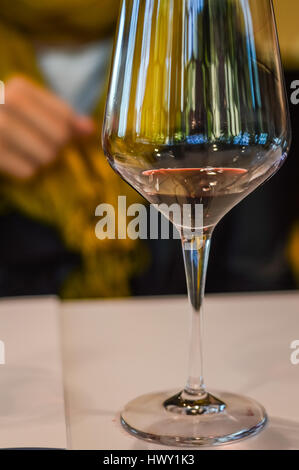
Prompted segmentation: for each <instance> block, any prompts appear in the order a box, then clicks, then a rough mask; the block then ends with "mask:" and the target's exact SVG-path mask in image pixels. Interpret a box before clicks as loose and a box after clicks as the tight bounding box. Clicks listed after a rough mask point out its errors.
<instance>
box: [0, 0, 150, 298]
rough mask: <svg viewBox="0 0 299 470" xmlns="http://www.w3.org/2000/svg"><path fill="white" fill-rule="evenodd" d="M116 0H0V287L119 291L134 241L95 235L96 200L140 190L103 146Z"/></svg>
mask: <svg viewBox="0 0 299 470" xmlns="http://www.w3.org/2000/svg"><path fill="white" fill-rule="evenodd" d="M118 10H119V1H118V0H63V1H61V0H47V1H46V0H44V1H42V2H41V1H40V0H15V1H14V2H11V1H10V0H0V11H1V18H0V57H1V60H0V79H1V80H2V81H3V82H4V83H5V104H4V105H0V172H1V181H0V191H1V206H0V234H1V235H0V236H1V243H0V295H1V296H10V295H34V294H59V295H61V296H62V297H64V298H72V297H97V296H99V297H112V296H124V295H128V294H129V293H130V292H131V289H130V280H131V278H132V277H133V276H136V275H137V273H138V272H139V271H140V270H141V269H142V267H143V266H144V264H145V262H146V250H145V249H144V247H142V246H141V245H140V243H139V242H138V241H132V240H129V239H127V240H107V241H106V240H105V241H99V240H98V239H97V238H96V236H95V226H96V222H97V218H96V217H95V209H96V207H97V205H98V204H100V203H101V202H105V203H110V204H113V206H114V207H117V197H118V195H119V194H121V195H126V196H127V198H128V204H130V203H132V202H136V201H137V200H138V195H137V193H135V192H134V191H133V190H131V189H130V188H129V186H128V185H127V184H125V183H124V182H122V181H121V179H120V178H119V177H118V176H116V175H115V174H114V172H113V171H112V170H111V169H110V167H109V165H108V164H107V162H106V160H105V157H104V155H103V153H102V151H101V149H100V130H101V120H102V114H103V109H104V101H105V89H106V80H107V72H108V68H109V62H110V56H111V50H112V42H113V33H114V27H115V23H116V20H117V15H118Z"/></svg>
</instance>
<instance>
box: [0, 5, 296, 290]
mask: <svg viewBox="0 0 299 470" xmlns="http://www.w3.org/2000/svg"><path fill="white" fill-rule="evenodd" d="M119 3H120V2H119V0H63V1H62V0H44V1H43V2H41V1H39V0H14V2H11V0H0V9H1V19H0V57H1V60H0V80H2V81H4V82H5V85H6V90H5V91H6V93H5V95H6V103H5V105H0V172H1V176H0V178H1V181H0V191H1V203H0V233H1V235H0V236H1V243H0V296H8V295H33V294H59V295H60V296H61V297H63V298H74V297H77V298H78V297H113V296H125V295H129V294H131V293H133V294H142V295H146V294H174V293H183V292H185V289H186V287H185V279H184V272H183V261H182V256H181V250H180V243H179V242H178V241H177V240H173V241H167V240H161V241H155V240H153V241H148V243H147V245H146V244H144V243H143V244H142V243H141V242H138V241H132V240H129V239H127V240H105V241H100V240H98V239H97V238H96V236H95V232H94V229H95V225H96V217H95V215H94V214H95V208H96V207H97V205H98V204H100V203H101V202H105V203H111V204H113V206H114V207H117V197H118V195H126V196H127V197H128V204H130V203H131V202H138V201H139V196H138V195H137V193H135V192H134V191H133V190H131V189H130V188H129V186H128V185H127V184H126V183H124V182H122V180H121V179H120V178H119V177H118V176H117V175H115V174H114V172H113V171H112V170H111V169H110V168H109V165H108V164H107V162H106V161H105V158H104V155H103V153H102V152H101V149H100V129H101V124H100V123H101V120H102V115H103V109H104V100H105V87H106V77H107V70H108V66H109V59H110V54H111V45H112V39H111V38H112V35H113V31H114V27H115V22H116V18H117V13H118V9H119ZM274 3H275V8H276V13H277V19H278V26H279V32H280V41H281V45H282V52H283V58H284V62H285V65H286V67H287V68H288V70H291V69H292V70H293V71H290V72H288V74H287V87H288V94H289V95H290V83H291V81H292V80H293V79H299V35H298V32H297V21H296V18H297V15H296V12H298V13H299V4H298V2H297V1H296V0H276V1H275V2H274ZM297 70H298V72H297ZM298 109H299V108H298ZM297 113H298V111H297V108H296V107H294V106H293V107H292V108H291V114H292V120H293V128H294V129H296V124H297V122H298V114H297ZM297 147H298V138H297V136H296V134H295V136H294V141H293V147H292V152H291V155H290V157H289V159H288V160H287V162H286V164H285V165H284V167H283V168H282V169H281V170H280V172H279V173H278V174H277V175H275V176H274V178H273V179H272V180H271V181H270V182H269V183H267V185H265V186H262V187H261V188H259V189H258V190H257V191H256V192H255V193H254V194H252V195H251V196H249V197H248V198H247V199H246V200H245V201H243V202H242V203H241V204H240V205H239V206H237V207H236V208H235V209H234V210H233V211H232V212H231V213H230V214H228V215H227V216H226V217H225V218H224V220H223V221H222V222H221V223H220V224H219V227H217V229H216V231H215V236H214V241H213V244H214V246H213V250H212V253H211V260H210V265H209V272H208V283H207V290H208V291H210V292H215V291H246V290H269V289H285V288H293V287H295V285H296V284H295V278H296V273H297V277H298V282H299V259H298V252H299V249H298V244H299V234H298V232H299V230H298V229H297V228H296V227H297V225H296V220H297V219H298V213H299V212H298V200H299V196H298V190H297V187H296V185H297V182H296V177H297V174H298V163H297V162H298V158H296V153H297ZM149 254H150V256H151V261H149ZM294 274H295V275H294Z"/></svg>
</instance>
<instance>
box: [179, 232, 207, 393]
mask: <svg viewBox="0 0 299 470" xmlns="http://www.w3.org/2000/svg"><path fill="white" fill-rule="evenodd" d="M212 231H213V230H209V231H208V232H204V233H203V234H202V236H195V237H194V238H192V239H191V240H190V239H189V240H188V239H185V238H184V237H182V247H183V254H184V262H185V271H186V280H187V288H188V297H189V303H190V305H191V332H190V351H189V375H188V380H187V384H186V387H185V390H184V392H183V393H184V395H186V396H185V398H187V399H188V397H189V398H191V397H192V398H193V399H202V398H204V397H205V396H206V395H207V392H206V387H205V384H204V379H203V355H202V328H203V308H202V306H203V299H204V292H205V283H206V274H207V267H208V259H209V252H210V244H211V236H212Z"/></svg>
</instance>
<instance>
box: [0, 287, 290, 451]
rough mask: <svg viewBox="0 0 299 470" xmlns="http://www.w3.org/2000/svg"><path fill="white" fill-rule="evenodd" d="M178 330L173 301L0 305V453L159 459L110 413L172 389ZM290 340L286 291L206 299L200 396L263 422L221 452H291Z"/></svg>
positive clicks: (181, 325)
mask: <svg viewBox="0 0 299 470" xmlns="http://www.w3.org/2000/svg"><path fill="white" fill-rule="evenodd" d="M188 319H189V317H188V307H187V302H186V300H185V299H182V298H160V299H140V300H137V299H132V300H117V301H94V302H93V301H90V302H67V303H64V304H59V303H58V302H55V301H54V300H53V299H39V300H36V299H27V300H26V301H24V300H23V299H21V300H18V301H2V302H0V340H3V341H4V342H5V345H6V356H7V361H6V364H5V365H2V366H0V390H1V392H0V419H1V423H4V424H5V425H4V426H3V425H1V426H0V447H16V446H39V447H41V446H42V447H61V448H63V447H68V448H70V449H107V450H113V449H161V448H163V449H164V447H159V446H157V445H152V444H149V443H147V442H144V441H141V440H137V439H135V438H133V437H131V436H129V435H128V434H127V433H125V431H123V429H122V428H121V426H120V424H119V412H120V410H121V408H122V406H123V405H124V404H125V403H126V402H127V401H129V400H130V399H132V398H134V397H136V396H137V395H139V394H143V393H147V392H150V391H159V390H163V389H176V388H177V389H178V390H179V389H180V387H182V386H183V384H184V381H185V379H186V364H187V349H188V347H187V343H188V333H189V324H188ZM294 340H299V293H297V292H293V293H283V294H267V295H262V294H260V295H225V296H223V295H219V296H210V297H208V298H207V300H206V305H205V341H204V343H205V344H204V350H205V378H206V383H207V385H208V386H210V387H211V388H213V389H217V388H218V389H222V390H228V391H233V392H239V393H243V394H246V395H248V396H251V397H253V398H255V399H257V400H258V401H260V402H261V403H262V404H263V405H264V406H265V408H266V409H267V412H268V414H269V416H270V423H269V425H268V427H267V428H266V430H265V431H263V432H262V433H261V434H260V435H259V436H257V437H255V438H251V439H247V440H245V441H242V442H240V443H236V444H233V445H229V446H225V447H223V448H224V449H230V448H232V449H299V402H298V396H299V365H297V366H296V365H292V363H291V360H290V357H291V353H292V350H291V348H290V345H291V343H292V342H293V341H294ZM60 345H62V356H63V374H62V368H61V351H60ZM63 386H64V388H65V392H63V390H62V387H63ZM33 404H36V406H33ZM3 420H4V421H3ZM28 430H29V432H28Z"/></svg>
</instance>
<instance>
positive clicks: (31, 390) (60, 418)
mask: <svg viewBox="0 0 299 470" xmlns="http://www.w3.org/2000/svg"><path fill="white" fill-rule="evenodd" d="M59 323H60V316H59V302H58V301H57V300H55V299H54V298H47V299H43V298H36V299H35V300H31V299H22V300H9V301H5V300H1V301H0V340H1V341H3V342H4V344H5V364H4V365H0V447H1V448H6V447H50V448H53V447H54V448H56V447H57V448H65V447H66V446H67V439H66V420H65V410H64V406H65V404H64V390H63V374H62V355H61V340H60V325H59Z"/></svg>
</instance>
